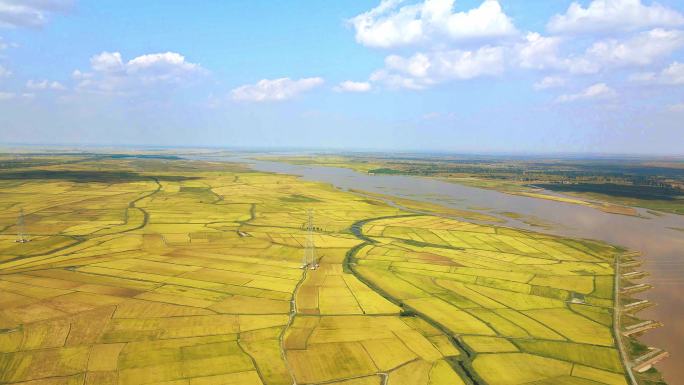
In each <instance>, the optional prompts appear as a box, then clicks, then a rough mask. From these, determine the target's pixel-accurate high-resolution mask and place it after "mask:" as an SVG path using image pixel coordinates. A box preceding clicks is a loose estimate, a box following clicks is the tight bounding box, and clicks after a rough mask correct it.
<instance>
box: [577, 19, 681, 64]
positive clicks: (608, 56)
mask: <svg viewBox="0 0 684 385" xmlns="http://www.w3.org/2000/svg"><path fill="white" fill-rule="evenodd" d="M683 46H684V32H682V31H678V30H664V29H661V28H656V29H653V30H651V31H647V32H642V33H639V34H637V35H635V36H634V37H631V38H629V39H627V40H622V41H621V40H617V39H608V40H602V41H598V42H596V43H594V44H593V45H591V46H590V47H589V48H588V49H587V53H586V56H587V58H588V60H591V61H594V62H597V63H600V64H601V65H603V66H627V65H638V66H645V65H649V64H652V63H653V62H655V61H656V60H658V59H661V58H663V57H665V56H667V55H670V54H671V53H673V52H675V51H676V50H678V49H679V48H681V47H683Z"/></svg>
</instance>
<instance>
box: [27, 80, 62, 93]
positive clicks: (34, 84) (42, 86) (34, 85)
mask: <svg viewBox="0 0 684 385" xmlns="http://www.w3.org/2000/svg"><path fill="white" fill-rule="evenodd" d="M26 88H28V89H29V90H35V91H44V90H53V91H63V90H65V89H66V87H64V86H63V85H62V84H61V83H60V82H57V81H52V82H51V81H48V80H40V81H38V80H29V81H27V82H26Z"/></svg>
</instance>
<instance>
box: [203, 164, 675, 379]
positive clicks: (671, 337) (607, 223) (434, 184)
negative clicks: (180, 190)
mask: <svg viewBox="0 0 684 385" xmlns="http://www.w3.org/2000/svg"><path fill="white" fill-rule="evenodd" d="M205 159H207V158H205ZM207 160H209V159H207ZM212 160H219V159H216V158H214V159H212ZM222 160H225V161H240V162H244V163H248V164H250V165H251V167H252V168H253V169H256V170H259V171H268V172H277V173H283V174H292V175H299V176H301V177H302V178H303V179H305V180H309V181H317V182H327V183H330V184H332V185H334V186H336V187H338V188H340V189H357V190H364V191H368V192H373V193H381V194H387V195H392V196H397V197H403V198H409V199H414V200H419V201H426V202H432V203H438V204H441V205H444V206H448V207H454V208H459V209H472V208H477V209H478V210H485V212H486V213H488V214H493V215H497V213H500V212H515V213H519V214H522V215H523V218H522V219H523V220H524V217H525V216H527V217H535V218H537V219H538V220H541V221H543V222H544V223H545V224H549V225H550V226H548V227H532V226H530V225H528V224H526V223H525V222H523V221H522V220H518V219H513V218H509V217H506V216H501V219H504V220H506V224H505V225H506V226H510V227H516V228H521V229H528V230H534V231H539V232H546V233H552V234H558V235H564V236H571V237H580V238H589V239H596V240H601V241H605V242H608V243H611V244H615V245H620V246H623V247H626V248H628V249H630V250H635V251H639V252H641V253H642V254H643V257H642V260H643V266H642V268H643V270H646V271H647V272H649V273H650V276H649V277H648V278H646V279H644V280H643V282H646V283H650V284H652V285H653V286H654V287H653V289H651V290H649V291H647V292H645V293H642V294H640V295H639V297H641V298H645V299H648V300H650V301H653V302H655V303H657V306H654V307H651V308H648V309H647V310H645V311H643V312H641V313H639V314H638V316H639V317H640V318H644V319H654V320H658V321H661V322H663V323H664V326H663V327H661V328H659V329H656V330H654V331H651V332H649V333H647V334H646V335H645V336H644V337H642V338H641V341H643V342H645V343H647V344H649V345H651V346H656V347H660V348H663V349H665V350H667V351H669V352H670V354H671V356H670V358H669V359H666V360H665V361H662V362H661V363H660V364H658V368H659V369H660V370H661V371H662V372H663V373H664V375H665V377H666V379H667V381H668V383H669V384H672V385H675V384H684V380H683V379H684V365H681V363H683V362H684V216H680V215H672V214H663V215H660V216H654V215H652V214H650V213H648V212H647V211H646V210H642V209H637V210H638V211H639V214H640V217H633V216H625V215H618V214H609V213H605V212H603V211H600V210H596V209H593V208H590V207H585V206H581V205H577V204H569V203H563V202H557V201H551V200H546V199H538V198H530V197H524V196H516V195H510V194H504V193H500V192H497V191H492V190H485V189H480V188H475V187H469V186H464V185H460V184H455V183H450V182H445V181H441V180H436V179H428V178H423V177H415V176H401V175H368V174H365V173H360V172H356V171H353V170H350V169H344V168H335V167H323V166H302V165H292V164H287V163H281V162H270V161H257V160H246V159H239V158H224V159H222ZM677 228H678V229H683V230H676V229H677Z"/></svg>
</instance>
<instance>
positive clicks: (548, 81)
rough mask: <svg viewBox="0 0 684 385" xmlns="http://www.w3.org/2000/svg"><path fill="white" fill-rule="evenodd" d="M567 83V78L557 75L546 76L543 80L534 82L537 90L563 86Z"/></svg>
mask: <svg viewBox="0 0 684 385" xmlns="http://www.w3.org/2000/svg"><path fill="white" fill-rule="evenodd" d="M566 83H567V80H566V79H565V78H561V77H557V76H546V77H544V78H543V79H542V80H540V81H538V82H536V83H534V89H535V90H546V89H549V88H558V87H563V86H564V85H565V84H566Z"/></svg>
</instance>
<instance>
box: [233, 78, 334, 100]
mask: <svg viewBox="0 0 684 385" xmlns="http://www.w3.org/2000/svg"><path fill="white" fill-rule="evenodd" d="M323 82H324V81H323V79H322V78H319V77H312V78H303V79H297V80H293V79H290V78H280V79H262V80H259V81H258V82H257V83H256V84H247V85H243V86H240V87H237V88H234V89H233V90H232V91H231V95H232V97H233V100H239V101H251V102H265V101H281V100H288V99H292V98H294V97H295V96H297V95H299V94H301V93H303V92H306V91H309V90H312V89H314V88H316V87H318V86H320V85H322V84H323Z"/></svg>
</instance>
